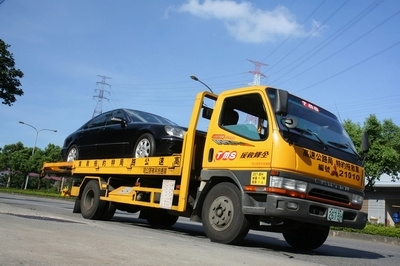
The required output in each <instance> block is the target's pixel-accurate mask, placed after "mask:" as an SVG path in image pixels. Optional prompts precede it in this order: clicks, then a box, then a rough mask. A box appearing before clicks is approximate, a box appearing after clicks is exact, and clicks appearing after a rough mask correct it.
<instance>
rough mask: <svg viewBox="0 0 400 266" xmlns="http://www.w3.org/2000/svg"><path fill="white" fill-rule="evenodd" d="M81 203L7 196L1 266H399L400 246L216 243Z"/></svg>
mask: <svg viewBox="0 0 400 266" xmlns="http://www.w3.org/2000/svg"><path fill="white" fill-rule="evenodd" d="M72 209H73V201H71V200H61V199H52V198H42V197H32V196H24V195H17V194H7V193H1V192H0V264H1V265H72V264H75V265H76V264H79V265H95V264H96V265H98V264H103V265H178V264H179V265H279V264H280V265H285V266H289V265H340V266H343V265H380V266H382V265H397V264H398V263H399V262H400V246H399V245H392V244H383V243H376V242H371V241H363V240H356V239H346V238H340V237H333V236H330V237H328V239H327V241H326V242H325V244H324V245H323V246H322V247H320V248H318V249H316V250H314V251H310V252H304V251H299V250H295V249H293V248H291V247H290V246H289V245H288V244H287V243H286V242H285V241H284V239H283V237H282V236H281V234H277V233H268V232H255V231H250V233H249V235H248V236H247V237H246V239H245V241H244V242H243V243H242V244H241V245H237V246H231V245H224V244H218V243H213V242H211V241H210V240H209V239H208V238H207V237H206V236H205V234H204V231H203V229H202V227H201V224H199V223H193V222H191V221H189V220H188V219H185V218H180V219H179V220H178V222H177V223H176V225H174V226H173V227H172V228H171V229H154V228H152V227H150V226H149V225H148V224H147V223H146V221H145V220H141V219H138V215H137V214H128V213H125V212H117V213H116V214H115V216H114V218H113V219H112V220H111V221H108V222H105V221H92V220H85V219H83V218H82V216H81V215H80V214H74V213H72Z"/></svg>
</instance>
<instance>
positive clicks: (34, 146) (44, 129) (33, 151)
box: [19, 121, 57, 155]
mask: <svg viewBox="0 0 400 266" xmlns="http://www.w3.org/2000/svg"><path fill="white" fill-rule="evenodd" d="M19 123H20V124H23V125H26V126H28V127H31V128H33V129H34V130H35V131H36V137H35V143H34V145H33V150H32V155H33V154H34V153H35V148H36V142H37V139H38V135H39V132H40V131H53V132H57V130H55V129H48V128H43V129H39V130H37V128H36V127H34V126H32V125H29V124H27V123H25V122H22V121H19Z"/></svg>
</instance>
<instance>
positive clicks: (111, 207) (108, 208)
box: [99, 201, 117, 221]
mask: <svg viewBox="0 0 400 266" xmlns="http://www.w3.org/2000/svg"><path fill="white" fill-rule="evenodd" d="M116 210H117V208H116V207H115V204H114V203H112V202H110V201H108V202H106V203H105V206H104V212H103V214H102V215H101V216H100V218H99V219H100V220H103V221H109V220H111V219H112V218H113V217H114V214H115V211H116Z"/></svg>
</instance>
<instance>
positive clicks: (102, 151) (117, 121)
mask: <svg viewBox="0 0 400 266" xmlns="http://www.w3.org/2000/svg"><path fill="white" fill-rule="evenodd" d="M126 127H127V120H126V115H125V113H124V111H123V110H121V109H118V110H114V111H112V112H109V113H108V114H107V116H106V123H105V125H104V127H103V128H102V129H101V130H100V131H99V134H98V150H97V152H98V156H100V157H101V158H118V157H124V154H123V151H124V146H125V145H127V140H126Z"/></svg>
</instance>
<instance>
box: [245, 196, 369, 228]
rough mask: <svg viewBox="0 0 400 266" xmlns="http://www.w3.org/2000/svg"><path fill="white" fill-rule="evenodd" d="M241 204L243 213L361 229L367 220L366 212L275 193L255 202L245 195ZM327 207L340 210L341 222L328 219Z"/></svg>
mask: <svg viewBox="0 0 400 266" xmlns="http://www.w3.org/2000/svg"><path fill="white" fill-rule="evenodd" d="M247 196H248V195H247ZM246 199H247V200H246ZM242 206H243V213H244V214H246V215H257V216H263V217H270V218H281V219H288V220H293V221H299V222H306V223H313V224H320V225H328V226H341V227H350V228H357V229H362V228H364V227H365V224H366V222H367V213H364V212H362V211H358V210H353V209H349V208H343V207H339V206H335V205H330V204H325V203H320V202H315V201H310V200H305V199H299V198H292V197H287V196H282V195H277V194H268V195H267V196H266V201H265V202H259V201H258V202H257V204H254V201H252V200H251V199H250V197H246V196H245V197H243V204H242ZM328 208H334V209H339V210H342V211H343V222H341V223H339V222H333V221H328V219H327V215H328Z"/></svg>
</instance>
